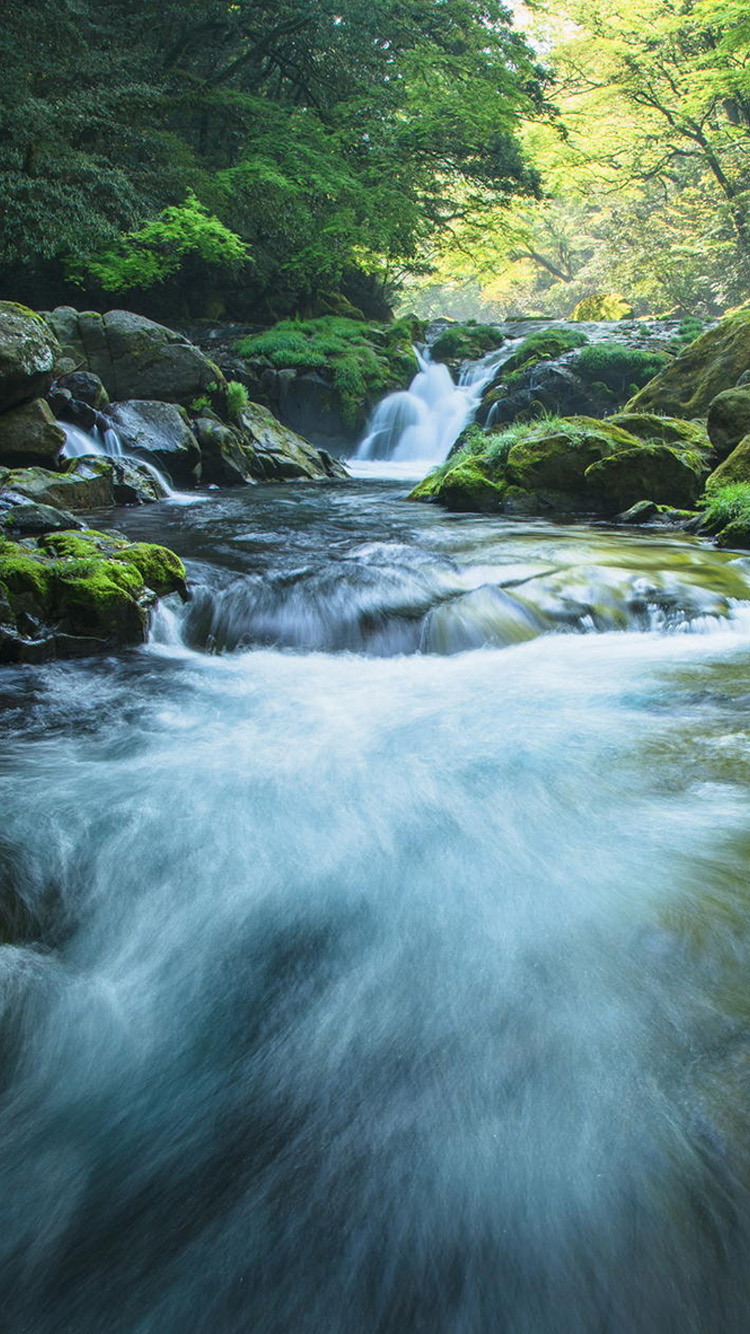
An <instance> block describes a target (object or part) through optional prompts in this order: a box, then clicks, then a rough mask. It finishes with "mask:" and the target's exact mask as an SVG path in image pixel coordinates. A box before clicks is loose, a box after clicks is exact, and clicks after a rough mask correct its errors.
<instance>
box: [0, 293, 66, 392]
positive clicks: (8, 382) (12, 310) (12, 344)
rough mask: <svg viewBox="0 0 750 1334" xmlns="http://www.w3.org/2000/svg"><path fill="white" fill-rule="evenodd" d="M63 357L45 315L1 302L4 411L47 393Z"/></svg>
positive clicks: (0, 364) (0, 359) (0, 388)
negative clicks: (57, 365) (43, 317)
mask: <svg viewBox="0 0 750 1334" xmlns="http://www.w3.org/2000/svg"><path fill="white" fill-rule="evenodd" d="M61 356H62V350H61V348H60V345H59V343H58V341H57V339H56V338H55V336H54V334H53V332H52V330H51V329H50V328H49V327H48V326H47V324H45V322H44V320H43V319H42V317H41V315H37V314H35V312H34V311H33V310H29V309H27V307H26V306H20V305H18V304H17V303H16V302H15V301H0V412H6V411H7V410H8V408H13V407H15V406H16V405H17V404H19V403H25V402H27V401H28V400H29V399H32V398H39V397H41V396H43V395H44V394H46V393H47V390H48V389H49V387H50V385H51V384H52V380H53V378H54V374H55V367H56V364H57V363H58V361H59V359H60V357H61Z"/></svg>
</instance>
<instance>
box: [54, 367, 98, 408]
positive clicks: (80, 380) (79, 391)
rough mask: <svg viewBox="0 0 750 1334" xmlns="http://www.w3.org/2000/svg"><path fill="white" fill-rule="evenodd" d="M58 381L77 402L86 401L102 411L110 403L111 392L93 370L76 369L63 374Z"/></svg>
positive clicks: (89, 405) (90, 405)
mask: <svg viewBox="0 0 750 1334" xmlns="http://www.w3.org/2000/svg"><path fill="white" fill-rule="evenodd" d="M57 383H58V385H59V387H60V388H61V389H67V390H68V392H69V394H70V395H71V397H72V398H74V399H75V400H76V402H77V403H86V404H87V405H88V407H90V408H95V409H96V411H97V412H101V411H102V409H103V408H106V406H107V404H108V403H109V394H108V393H107V391H106V389H105V388H104V385H103V384H102V382H101V380H100V379H99V376H98V375H94V374H93V373H92V372H91V371H74V372H73V373H72V374H70V375H61V376H60V378H59V380H58V381H57Z"/></svg>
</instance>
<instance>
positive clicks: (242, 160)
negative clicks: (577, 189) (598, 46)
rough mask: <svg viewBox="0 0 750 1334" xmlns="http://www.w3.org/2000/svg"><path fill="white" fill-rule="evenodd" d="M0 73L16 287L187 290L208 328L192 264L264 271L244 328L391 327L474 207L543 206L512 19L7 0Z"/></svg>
mask: <svg viewBox="0 0 750 1334" xmlns="http://www.w3.org/2000/svg"><path fill="white" fill-rule="evenodd" d="M0 64H1V65H2V69H3V79H2V81H0V124H2V135H0V191H1V192H2V199H3V229H2V236H1V237H0V281H2V285H3V287H4V288H6V289H7V288H9V287H10V288H11V290H12V289H13V288H23V286H24V284H25V283H27V282H28V280H29V279H30V277H31V275H33V274H35V273H37V272H38V273H41V274H44V273H47V274H57V273H59V265H60V264H61V262H62V261H64V262H65V263H66V265H68V266H69V270H70V271H71V272H72V273H75V274H76V275H77V276H78V278H79V279H82V280H83V281H85V282H88V283H90V284H93V283H94V282H96V283H99V284H101V285H103V286H104V287H105V290H107V291H127V290H134V289H135V290H138V291H141V290H144V289H145V290H151V289H154V288H156V289H157V290H156V292H153V291H152V297H151V299H152V300H153V301H156V300H157V299H162V298H163V299H165V300H166V297H165V296H164V293H162V294H161V298H160V297H159V291H158V289H159V288H161V287H162V286H163V285H164V284H165V282H168V280H169V279H175V278H176V277H177V276H178V275H184V274H185V273H186V271H188V277H189V281H188V277H185V281H184V288H183V293H182V294H183V295H184V297H185V300H186V303H187V304H189V301H190V300H191V299H195V301H196V302H200V303H202V304H201V309H200V310H199V311H196V313H201V314H202V313H203V310H204V309H205V308H206V307H208V306H209V305H211V304H212V303H215V301H216V300H217V291H216V285H214V288H213V290H212V288H211V284H210V282H209V280H208V279H207V277H206V275H205V273H204V272H203V271H202V269H196V268H195V267H194V266H195V265H198V262H200V264H202V265H205V264H208V265H209V268H210V269H212V270H215V269H217V267H218V266H223V267H226V265H227V261H229V262H231V263H232V264H240V263H241V261H243V260H244V259H245V258H246V256H247V254H248V253H250V254H251V255H252V257H253V264H252V267H251V268H248V267H247V266H246V265H243V267H242V269H241V281H233V282H232V283H231V285H230V283H229V280H228V279H227V277H226V274H225V275H224V276H223V278H222V279H220V281H222V282H223V291H222V293H221V294H220V296H221V297H222V298H224V299H225V302H226V301H231V302H232V303H233V305H234V308H235V310H242V309H244V311H245V313H246V314H249V313H250V312H253V313H254V312H255V311H257V310H258V309H259V308H263V309H265V310H266V311H267V312H268V314H269V316H271V317H273V315H274V314H277V313H283V312H284V311H287V310H292V309H300V308H305V307H306V308H308V309H315V308H316V307H317V308H320V307H323V306H324V305H325V304H326V303H328V304H330V303H331V302H333V305H334V306H335V305H336V302H337V297H338V294H339V293H341V292H343V294H344V296H343V300H344V302H346V300H347V299H349V298H350V299H351V300H352V301H353V305H352V306H351V307H350V309H352V310H353V309H354V306H360V307H362V300H360V299H359V298H360V296H361V295H362V293H364V292H365V291H369V292H370V293H371V294H372V297H373V306H374V305H375V301H376V298H377V301H378V302H379V308H382V307H383V305H384V304H385V303H384V297H383V293H384V292H385V291H386V290H387V287H388V284H389V283H390V282H391V281H392V279H393V278H394V277H397V276H398V274H399V273H400V272H401V271H402V269H403V266H404V265H405V264H412V263H414V262H416V260H417V257H418V251H419V248H420V246H421V244H422V242H423V241H424V240H425V238H426V237H428V236H429V235H430V234H432V233H434V232H435V231H436V230H438V229H439V228H440V227H441V226H442V225H443V224H444V223H445V222H446V221H447V220H449V219H450V218H452V217H453V216H455V214H456V212H457V210H458V209H460V208H463V207H465V203H466V198H467V194H472V195H473V197H474V198H475V199H476V200H477V202H481V200H482V199H488V198H493V199H494V200H495V201H498V200H504V199H505V198H507V197H509V196H510V195H512V194H513V193H515V192H517V191H522V192H523V191H531V192H532V193H533V192H535V191H536V190H537V189H538V183H537V178H536V174H535V172H534V171H533V170H532V169H531V168H530V167H529V166H528V164H527V163H526V161H525V159H524V157H523V153H522V150H521V146H520V137H519V129H520V126H521V123H522V120H523V119H524V118H525V117H526V116H528V115H529V114H533V113H534V112H535V111H536V110H538V109H540V108H541V106H542V104H543V99H542V86H543V81H544V74H543V71H542V70H541V69H540V67H539V65H538V64H537V62H536V60H535V57H534V56H533V53H532V51H531V49H530V48H529V47H528V46H527V44H526V42H525V40H524V39H523V37H521V36H520V35H519V34H518V33H515V32H514V31H513V30H512V28H511V25H510V16H509V13H508V11H507V10H506V9H505V7H504V5H503V4H502V3H501V0H441V2H440V4H439V5H438V6H434V5H432V6H425V4H424V0H399V3H395V0H371V3H368V4H363V3H362V0H339V2H338V3H337V4H336V5H335V6H333V5H331V4H330V3H328V0H252V3H250V0H237V3H232V4H224V3H213V0H160V3H159V4H156V3H154V2H153V0H133V2H132V3H130V4H124V3H120V2H119V0H117V2H115V0H111V2H108V3H102V0H4V3H3V21H2V24H1V25H0ZM189 190H193V191H194V192H195V196H196V197H197V198H199V199H200V200H201V201H202V203H203V205H204V206H205V209H206V210H207V212H206V214H205V215H202V216H200V217H199V218H198V219H197V220H196V217H195V208H194V207H192V206H191V204H190V199H189V197H188V204H187V205H185V204H183V203H182V202H181V201H184V200H185V199H186V196H187V192H188V191H189ZM185 209H187V214H185V212H184V210H185ZM172 210H175V211H176V212H172ZM188 215H191V216H188ZM207 218H210V219H212V220H213V221H212V226H211V227H209V226H208V223H207ZM188 224H190V226H188ZM220 228H223V229H224V230H223V231H221V230H220ZM175 261H177V262H175ZM40 266H41V267H40ZM194 273H195V275H196V276H195V278H194ZM362 275H366V277H367V279H368V283H369V287H368V283H364V282H362V281H360V279H361V278H362ZM355 279H356V280H357V281H356V283H355ZM347 284H349V287H347ZM174 286H175V288H176V283H175V284H174ZM352 286H358V289H359V290H358V291H357V292H354V291H352V290H350V289H351V287H352Z"/></svg>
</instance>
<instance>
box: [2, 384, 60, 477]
mask: <svg viewBox="0 0 750 1334" xmlns="http://www.w3.org/2000/svg"><path fill="white" fill-rule="evenodd" d="M64 444H65V432H64V431H63V429H62V427H61V426H58V425H57V422H56V421H55V418H54V415H53V413H52V410H51V408H50V407H49V405H48V404H47V403H46V402H45V401H44V399H43V398H35V399H34V400H33V402H31V403H22V404H21V405H20V406H19V407H15V408H11V409H10V411H9V412H4V413H2V415H0V463H3V464H5V465H6V466H10V467H19V466H20V467H23V466H24V465H32V464H41V465H43V466H47V467H54V466H55V464H56V463H57V460H58V459H59V457H60V453H61V450H62V447H63V445H64Z"/></svg>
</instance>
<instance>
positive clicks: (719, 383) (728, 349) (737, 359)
mask: <svg viewBox="0 0 750 1334" xmlns="http://www.w3.org/2000/svg"><path fill="white" fill-rule="evenodd" d="M749 368H750V310H743V311H739V312H738V313H737V314H736V315H730V316H728V317H727V318H726V319H724V320H722V321H721V323H720V324H718V325H717V326H716V327H715V328H713V329H709V330H708V332H707V333H704V334H702V335H701V337H700V338H696V339H695V342H693V343H690V344H689V346H688V347H687V348H686V349H685V351H684V352H681V353H680V355H679V356H678V357H676V358H675V360H674V361H673V362H672V363H671V364H670V365H669V366H666V367H665V369H664V370H663V371H661V372H660V373H659V374H658V375H657V376H655V377H654V379H653V380H651V381H650V382H649V383H648V384H647V385H645V386H644V388H643V389H640V390H639V391H638V393H637V394H635V395H634V397H633V398H631V400H630V402H629V403H628V404H627V408H626V410H627V411H629V412H657V413H659V414H664V415H667V416H674V417H683V418H691V417H705V415H706V413H707V412H708V409H709V406H710V404H711V401H712V399H714V398H716V395H717V394H720V393H722V392H723V391H724V390H725V389H732V388H734V386H735V385H736V384H737V380H738V379H739V377H740V376H741V375H742V374H743V372H744V371H746V370H748V369H749Z"/></svg>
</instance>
